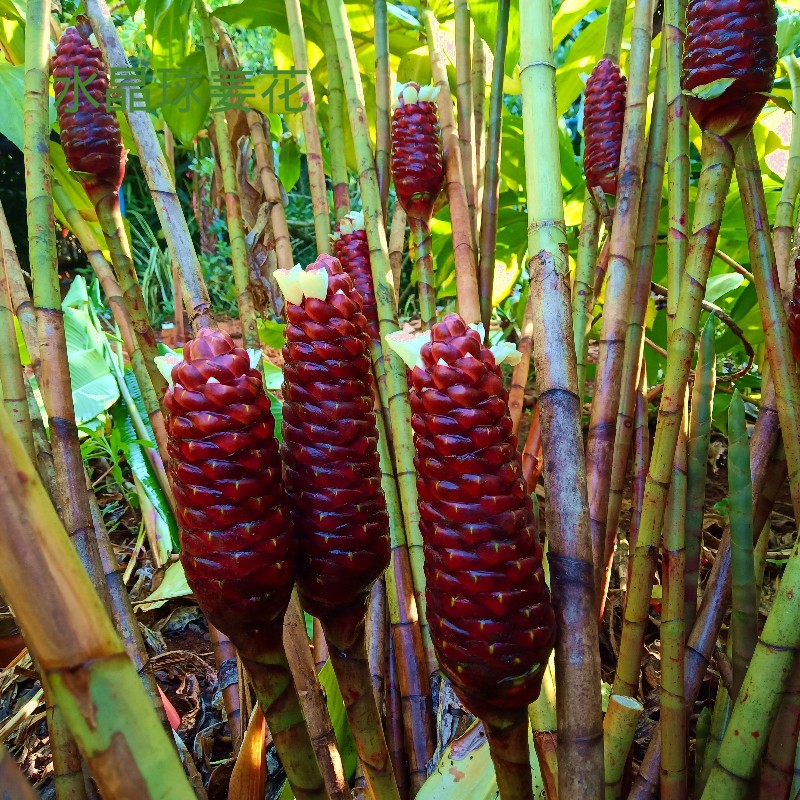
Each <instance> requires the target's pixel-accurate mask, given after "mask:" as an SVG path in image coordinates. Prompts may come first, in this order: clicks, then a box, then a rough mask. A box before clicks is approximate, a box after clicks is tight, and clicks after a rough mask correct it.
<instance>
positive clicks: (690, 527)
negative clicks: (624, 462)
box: [684, 316, 717, 630]
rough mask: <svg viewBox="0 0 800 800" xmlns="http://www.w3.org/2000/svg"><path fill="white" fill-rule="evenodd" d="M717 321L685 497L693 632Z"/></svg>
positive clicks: (695, 399)
mask: <svg viewBox="0 0 800 800" xmlns="http://www.w3.org/2000/svg"><path fill="white" fill-rule="evenodd" d="M716 362H717V356H716V346H715V341H714V319H713V317H711V316H709V318H708V320H707V322H706V324H705V327H704V328H703V333H702V335H701V336H700V349H699V353H698V356H697V367H696V368H695V372H694V386H693V387H692V412H691V418H690V421H689V478H688V487H687V494H686V572H685V575H684V580H685V584H684V605H685V608H684V619H685V623H686V629H687V630H691V629H692V625H693V624H694V620H695V617H696V616H697V589H698V586H699V582H700V553H701V552H702V541H703V505H704V503H705V497H706V475H707V473H708V446H709V444H710V441H711V412H712V407H713V402H714V388H715V386H716V378H717V370H716Z"/></svg>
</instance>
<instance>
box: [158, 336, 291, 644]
mask: <svg viewBox="0 0 800 800" xmlns="http://www.w3.org/2000/svg"><path fill="white" fill-rule="evenodd" d="M172 380H173V386H172V388H171V389H170V390H169V392H168V393H167V396H166V400H165V405H166V408H167V410H168V412H169V419H168V422H167V432H168V434H169V454H170V457H171V460H170V464H169V470H168V473H169V477H170V482H171V484H172V488H173V492H174V494H175V499H176V501H177V504H178V524H179V525H180V528H181V543H182V551H181V561H182V563H183V567H184V571H185V572H186V578H187V580H188V582H189V585H190V586H191V587H192V591H193V592H194V593H195V596H196V597H197V601H198V603H199V604H200V606H201V608H202V609H203V612H204V613H205V615H206V616H207V617H208V619H209V620H210V622H211V623H212V624H213V625H214V626H215V627H217V628H219V629H220V630H222V631H223V632H225V633H226V634H227V635H228V636H229V637H231V639H233V640H234V641H235V640H236V639H239V638H240V637H241V636H242V635H244V634H246V633H247V631H248V630H249V629H250V628H251V627H252V626H263V625H268V624H269V623H271V622H275V621H278V622H280V621H282V620H283V614H284V612H285V611H286V606H287V604H288V602H289V597H290V595H291V591H292V584H293V582H294V571H295V561H296V550H297V548H296V543H295V539H294V537H293V535H292V533H291V527H290V523H289V515H288V511H287V509H286V505H285V501H284V496H283V487H282V483H281V461H280V454H279V451H278V443H277V441H276V439H275V421H274V420H273V418H272V412H271V411H270V403H269V400H268V399H267V396H266V394H265V393H264V389H263V384H262V378H261V373H260V372H258V371H257V370H255V369H252V368H251V366H250V357H249V355H248V354H247V352H246V351H245V350H243V349H242V348H240V347H236V346H235V345H234V343H233V340H232V339H231V338H230V336H228V335H227V334H226V333H223V332H222V331H218V330H209V329H206V330H201V331H199V332H198V334H197V336H196V337H195V339H194V340H192V341H191V342H189V343H188V344H187V345H186V347H185V348H184V351H183V361H182V362H181V363H179V364H177V365H176V366H175V367H174V368H173V370H172Z"/></svg>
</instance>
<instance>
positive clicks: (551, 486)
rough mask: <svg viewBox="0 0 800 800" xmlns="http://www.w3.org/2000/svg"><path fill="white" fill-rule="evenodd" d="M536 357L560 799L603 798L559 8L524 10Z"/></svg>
mask: <svg viewBox="0 0 800 800" xmlns="http://www.w3.org/2000/svg"><path fill="white" fill-rule="evenodd" d="M520 30H521V55H520V64H521V65H522V66H521V73H520V79H521V82H522V99H523V126H524V133H525V136H524V139H525V169H526V184H527V200H528V221H529V225H528V252H529V253H530V254H531V260H530V263H529V270H530V282H531V283H530V288H531V294H532V296H533V309H534V319H533V354H534V362H535V367H536V376H537V383H538V386H539V391H540V394H539V401H538V402H539V408H540V413H541V423H542V425H541V427H542V440H543V448H544V454H545V464H546V465H547V464H551V465H553V466H555V465H558V468H557V469H555V468H550V469H546V470H545V488H546V492H547V498H548V503H547V513H546V518H547V535H548V541H549V546H550V551H549V555H548V560H549V564H550V571H551V577H552V581H551V586H552V588H553V605H554V608H555V614H556V621H557V624H558V626H559V629H560V635H559V637H558V640H557V643H556V660H555V664H556V685H557V686H558V693H557V711H558V761H559V773H558V775H559V777H558V780H559V795H560V796H561V797H562V798H565V800H566V798H572V797H581V798H586V800H591V799H592V798H601V797H602V796H603V793H604V785H603V745H602V742H603V740H602V712H601V705H600V658H599V651H598V648H597V636H598V632H597V603H596V594H595V588H594V578H593V568H592V545H591V534H590V530H589V518H588V506H587V499H586V475H585V472H584V468H583V464H584V458H583V441H582V436H581V428H580V410H581V403H580V399H579V398H578V395H577V393H576V390H577V373H576V366H575V345H574V338H573V334H572V315H571V309H570V287H569V264H568V263H567V257H566V252H567V250H566V231H565V228H564V216H563V214H564V210H563V198H562V192H561V175H560V166H559V150H558V138H557V132H558V125H557V118H556V102H555V70H554V68H553V42H552V29H551V7H550V3H549V2H546V0H523V2H521V3H520Z"/></svg>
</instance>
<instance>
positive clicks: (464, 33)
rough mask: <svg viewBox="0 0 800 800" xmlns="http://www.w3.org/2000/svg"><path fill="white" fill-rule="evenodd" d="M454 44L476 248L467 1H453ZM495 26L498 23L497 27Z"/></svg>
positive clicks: (461, 138)
mask: <svg viewBox="0 0 800 800" xmlns="http://www.w3.org/2000/svg"><path fill="white" fill-rule="evenodd" d="M454 6H455V43H456V108H457V112H458V148H459V151H460V152H461V172H462V176H463V178H464V190H465V191H466V194H467V207H468V208H469V218H470V226H471V228H472V247H473V249H474V248H475V247H476V242H477V228H476V219H475V149H474V147H473V144H472V143H473V141H474V139H475V116H474V114H473V108H472V20H471V19H470V15H469V3H468V2H467V0H455V3H454ZM498 27H499V26H498Z"/></svg>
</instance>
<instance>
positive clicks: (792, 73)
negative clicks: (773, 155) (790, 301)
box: [772, 54, 800, 292]
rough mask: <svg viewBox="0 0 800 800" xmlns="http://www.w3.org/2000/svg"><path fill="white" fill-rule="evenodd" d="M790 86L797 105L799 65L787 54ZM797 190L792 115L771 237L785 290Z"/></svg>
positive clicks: (798, 150)
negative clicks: (787, 151) (783, 173)
mask: <svg viewBox="0 0 800 800" xmlns="http://www.w3.org/2000/svg"><path fill="white" fill-rule="evenodd" d="M782 63H783V66H784V67H785V69H786V72H787V73H788V74H789V81H790V83H791V86H792V106H793V107H794V108H797V107H799V106H800V64H798V62H797V57H796V56H794V55H792V54H790V55H788V56H786V58H784V59H783V61H782ZM798 192H800V125H795V120H794V116H793V117H792V138H791V139H790V141H789V159H788V161H787V164H786V176H785V177H784V179H783V186H782V187H781V196H780V199H779V200H778V205H777V206H776V207H775V224H774V227H773V229H772V239H773V242H774V246H775V261H776V263H777V265H778V278H779V279H780V282H781V289H782V290H783V291H784V292H786V291H788V290H789V289H791V286H792V279H793V275H792V270H791V250H792V234H793V233H794V209H795V204H796V202H797V193H798Z"/></svg>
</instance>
